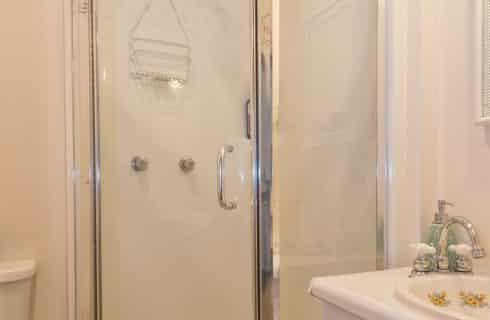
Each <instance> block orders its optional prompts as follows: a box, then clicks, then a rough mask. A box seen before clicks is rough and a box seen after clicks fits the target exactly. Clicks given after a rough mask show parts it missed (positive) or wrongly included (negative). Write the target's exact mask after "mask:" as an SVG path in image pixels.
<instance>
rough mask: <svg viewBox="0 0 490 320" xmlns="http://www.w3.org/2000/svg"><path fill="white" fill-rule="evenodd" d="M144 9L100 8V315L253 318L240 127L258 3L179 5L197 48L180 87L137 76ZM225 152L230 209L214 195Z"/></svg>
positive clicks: (246, 169) (114, 2)
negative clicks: (134, 47) (136, 163)
mask: <svg viewBox="0 0 490 320" xmlns="http://www.w3.org/2000/svg"><path fill="white" fill-rule="evenodd" d="M163 2H165V1H164V0H162V1H153V3H152V6H158V5H159V4H161V3H163ZM146 4H148V1H143V0H138V1H122V0H105V1H99V8H98V19H97V20H98V29H99V35H98V38H99V39H98V40H99V48H98V50H99V78H100V79H99V81H100V107H99V108H100V121H101V122H100V135H101V161H102V162H101V163H102V168H101V173H102V174H101V181H102V202H101V203H102V210H101V218H102V220H101V222H102V224H101V227H102V230H101V231H102V238H101V243H102V248H101V249H102V293H103V294H102V302H103V315H104V319H105V320H115V319H123V320H124V319H128V320H129V319H137V318H141V317H144V318H145V319H148V320H153V319H154V320H156V319H162V317H164V318H168V319H197V318H202V317H211V316H212V317H215V318H223V319H225V318H233V319H243V320H249V319H252V318H253V315H254V311H255V309H254V306H253V296H254V291H253V290H254V283H255V282H254V272H253V271H254V242H253V241H254V240H253V226H252V221H253V210H252V201H251V199H252V198H251V195H252V187H251V168H250V165H251V153H250V150H251V149H250V148H251V145H250V142H249V141H248V140H246V139H245V120H244V115H245V102H246V100H247V99H248V98H249V97H250V90H251V83H252V81H251V70H252V68H251V52H252V51H251V50H252V45H251V30H252V29H251V20H250V19H251V6H250V2H248V1H240V0H235V1H229V0H206V1H202V0H175V1H174V4H175V8H176V12H177V14H178V15H179V18H180V19H181V21H182V25H183V26H184V28H185V29H186V30H185V31H186V32H187V34H188V37H189V41H190V45H191V47H192V48H191V59H192V61H191V69H190V74H189V80H188V82H187V83H186V84H185V85H184V87H183V88H171V87H169V86H168V85H167V84H160V85H155V84H151V85H150V84H149V83H145V82H142V81H137V80H134V79H132V78H131V77H130V76H129V73H130V69H129V34H130V29H131V28H132V27H133V26H134V25H135V23H136V21H137V18H138V15H139V14H140V13H141V12H142V10H143V7H144V6H145V5H146ZM153 9H155V8H153ZM153 9H152V10H153ZM155 10H156V9H155ZM152 23H153V22H152ZM154 23H156V24H158V23H159V21H158V20H155V21H154ZM155 28H156V29H158V26H155ZM224 144H232V145H234V146H235V151H234V152H233V154H232V155H230V156H229V157H228V158H227V164H228V168H226V170H227V172H228V181H227V182H229V193H228V196H229V197H230V198H234V199H235V200H236V201H237V202H238V206H239V207H238V209H237V210H235V211H230V212H228V211H225V210H223V209H221V208H220V207H219V205H218V201H217V196H216V180H217V169H216V158H217V154H218V151H219V149H220V148H221V147H222V146H223V145H224ZM134 156H143V157H145V158H146V159H147V160H148V161H149V168H148V170H147V171H145V172H140V173H136V172H134V171H132V170H131V168H130V161H131V158H132V157H134ZM184 157H190V158H193V159H194V160H195V162H196V168H195V170H194V171H193V172H191V173H187V174H186V173H183V172H182V171H181V170H180V169H179V167H178V162H179V160H180V159H181V158H184ZM206 315H207V316H206Z"/></svg>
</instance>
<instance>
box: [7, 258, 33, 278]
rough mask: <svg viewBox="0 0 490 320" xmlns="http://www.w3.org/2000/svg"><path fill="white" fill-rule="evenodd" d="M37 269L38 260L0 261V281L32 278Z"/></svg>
mask: <svg viewBox="0 0 490 320" xmlns="http://www.w3.org/2000/svg"><path fill="white" fill-rule="evenodd" d="M35 270H36V262H35V261H33V260H21V261H11V262H0V283H7V282H14V281H20V280H25V279H29V278H32V276H33V275H34V272H35Z"/></svg>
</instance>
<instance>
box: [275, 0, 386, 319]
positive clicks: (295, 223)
mask: <svg viewBox="0 0 490 320" xmlns="http://www.w3.org/2000/svg"><path fill="white" fill-rule="evenodd" d="M377 17H378V6H377V1H374V0H336V1H333V0H332V1H325V0H315V1H313V0H310V1H287V2H281V16H280V31H279V32H280V52H279V55H280V66H281V68H280V101H279V107H278V110H276V115H277V116H276V119H275V139H276V143H277V146H276V150H275V158H274V164H275V170H276V172H275V177H276V180H275V183H276V194H275V197H274V199H275V202H274V213H275V217H278V219H279V220H280V231H279V232H280V233H279V239H280V240H279V244H280V246H279V247H280V248H276V254H279V255H280V262H281V265H280V309H281V312H280V316H281V320H302V319H321V307H320V306H319V304H318V303H317V302H316V301H315V300H314V299H313V298H312V297H311V296H309V295H308V291H307V290H308V284H309V281H310V280H311V278H312V277H314V276H326V275H335V274H344V273H352V272H362V271H370V270H375V269H376V220H377V174H376V170H377V41H378V38H377V26H378V18H377ZM279 250H280V252H278V251H279Z"/></svg>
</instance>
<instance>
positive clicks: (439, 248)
mask: <svg viewBox="0 0 490 320" xmlns="http://www.w3.org/2000/svg"><path fill="white" fill-rule="evenodd" d="M438 205H439V211H438V212H437V214H436V215H435V220H434V221H435V222H434V223H437V224H442V228H441V229H440V233H439V236H438V237H439V239H438V240H436V241H437V243H431V245H432V246H434V247H435V248H434V247H430V246H428V245H425V244H418V245H415V246H416V247H418V249H417V250H419V249H420V251H418V252H417V258H416V259H415V260H414V262H413V266H412V271H411V273H410V277H415V276H421V275H425V274H429V273H431V272H449V258H448V240H447V237H448V236H447V234H448V231H449V228H450V227H451V226H453V225H460V226H462V227H463V228H464V230H465V231H466V233H467V234H468V236H469V237H470V240H471V248H470V246H468V245H465V244H460V245H457V246H455V245H452V246H451V247H452V248H450V250H452V251H455V253H456V259H455V261H454V262H453V263H454V269H455V271H457V272H468V273H469V272H472V271H473V263H472V260H471V256H472V257H473V258H474V259H481V258H484V257H485V256H486V253H485V250H484V249H483V248H482V246H481V244H480V239H479V237H478V233H477V231H476V229H475V226H474V225H473V223H472V222H471V221H470V220H468V219H466V218H464V217H449V215H448V214H447V213H446V212H445V210H444V209H445V207H446V206H448V205H451V206H452V205H453V204H452V203H449V202H447V201H444V200H439V202H438ZM461 246H464V247H463V248H461ZM461 249H462V251H461ZM470 251H471V256H470V255H469V253H470Z"/></svg>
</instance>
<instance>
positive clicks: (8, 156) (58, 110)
mask: <svg viewBox="0 0 490 320" xmlns="http://www.w3.org/2000/svg"><path fill="white" fill-rule="evenodd" d="M0 12H1V13H0V39H2V45H1V49H0V70H1V72H0V101H1V102H0V103H1V111H2V113H1V116H0V146H1V150H2V151H1V154H2V159H1V161H0V177H1V179H0V217H1V219H0V221H1V222H0V259H1V260H10V259H18V258H34V259H36V260H37V262H38V264H39V272H38V276H37V279H36V289H35V290H36V301H35V312H34V319H35V320H66V319H67V316H66V304H67V303H66V287H65V286H66V201H65V188H64V186H65V172H66V170H65V140H64V134H65V128H64V120H65V119H64V117H65V113H64V70H63V64H64V60H63V58H64V49H63V1H62V0H40V1H33V0H27V1H10V2H8V3H5V4H4V6H3V8H2V10H1V11H0Z"/></svg>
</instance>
